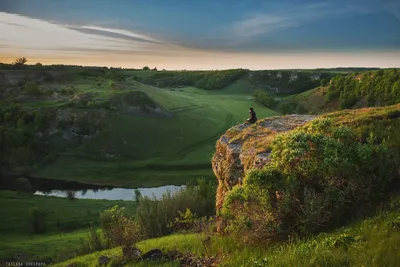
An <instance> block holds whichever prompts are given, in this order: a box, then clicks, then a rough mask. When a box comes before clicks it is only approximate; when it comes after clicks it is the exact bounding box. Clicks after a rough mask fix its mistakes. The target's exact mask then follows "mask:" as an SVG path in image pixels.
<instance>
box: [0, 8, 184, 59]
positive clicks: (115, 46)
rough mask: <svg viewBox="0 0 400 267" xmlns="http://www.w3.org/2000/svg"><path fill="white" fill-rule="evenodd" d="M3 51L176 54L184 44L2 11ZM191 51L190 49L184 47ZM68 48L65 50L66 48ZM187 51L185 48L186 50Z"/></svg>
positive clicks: (1, 42) (3, 52)
mask: <svg viewBox="0 0 400 267" xmlns="http://www.w3.org/2000/svg"><path fill="white" fill-rule="evenodd" d="M0 32H1V33H2V34H1V36H0V47H1V49H0V53H1V54H7V53H9V52H13V53H14V54H15V53H19V52H20V53H25V52H26V53H30V54H32V53H34V54H36V55H46V54H47V55H49V54H52V53H53V54H55V53H57V54H63V53H64V54H70V53H75V54H76V53H79V52H80V53H81V54H85V55H86V54H88V53H89V54H90V53H94V54H98V53H99V52H101V51H103V52H105V53H109V54H112V53H115V54H124V53H125V54H129V53H141V54H143V55H144V54H150V53H151V54H160V53H164V54H172V55H174V54H176V53H178V52H179V51H180V49H181V47H179V46H177V45H173V44H169V43H168V42H165V41H163V40H159V39H157V38H153V37H150V36H147V35H145V34H139V33H135V32H133V31H127V30H121V29H113V28H106V27H99V26H71V25H64V24H57V23H51V22H48V21H45V20H41V19H36V18H31V17H27V16H22V15H18V14H11V13H5V12H0ZM183 50H186V51H188V50H189V49H183ZM63 51H64V52H63ZM183 52H185V51H183Z"/></svg>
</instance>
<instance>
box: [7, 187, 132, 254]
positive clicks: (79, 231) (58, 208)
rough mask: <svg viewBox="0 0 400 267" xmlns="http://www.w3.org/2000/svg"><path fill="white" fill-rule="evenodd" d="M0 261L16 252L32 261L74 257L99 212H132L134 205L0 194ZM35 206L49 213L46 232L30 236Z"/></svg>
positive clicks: (11, 193) (12, 193)
mask: <svg viewBox="0 0 400 267" xmlns="http://www.w3.org/2000/svg"><path fill="white" fill-rule="evenodd" d="M0 203H1V205H0V214H2V215H3V217H2V220H1V224H0V235H1V241H0V259H11V258H13V257H14V255H15V254H17V253H23V254H26V255H27V256H30V257H31V259H37V260H44V259H47V260H48V259H58V260H62V259H66V258H68V257H71V255H72V256H73V255H74V254H71V253H74V252H75V250H76V249H77V248H78V246H79V242H80V238H85V237H86V235H87V232H88V228H90V224H91V223H97V221H98V217H99V212H101V211H103V210H105V209H107V208H110V207H112V206H114V205H119V206H121V207H125V208H126V210H127V212H128V213H132V214H133V213H134V212H135V209H136V204H135V202H133V201H132V202H130V201H108V200H87V199H76V200H68V199H66V198H58V197H45V196H30V195H26V194H21V193H16V192H11V191H0ZM33 207H38V208H39V209H41V210H44V211H47V212H49V213H50V214H49V215H48V216H47V218H46V233H44V234H33V233H32V231H31V227H30V226H31V225H30V220H31V218H32V217H31V216H30V215H29V213H30V210H31V208H33Z"/></svg>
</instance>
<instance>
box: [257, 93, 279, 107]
mask: <svg viewBox="0 0 400 267" xmlns="http://www.w3.org/2000/svg"><path fill="white" fill-rule="evenodd" d="M253 98H254V100H255V101H256V102H258V103H260V104H262V105H264V106H266V107H267V108H270V109H273V108H275V107H276V104H277V101H276V100H275V99H274V97H272V96H271V95H269V94H268V93H267V92H265V91H263V90H255V91H254V92H253Z"/></svg>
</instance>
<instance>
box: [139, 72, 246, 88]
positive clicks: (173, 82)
mask: <svg viewBox="0 0 400 267" xmlns="http://www.w3.org/2000/svg"><path fill="white" fill-rule="evenodd" d="M246 73H247V71H246V70H244V69H232V70H221V71H165V72H156V73H155V74H154V75H152V76H148V77H137V76H135V77H134V79H135V80H136V81H138V82H141V83H144V84H149V85H153V86H157V87H160V88H165V87H183V86H195V87H198V88H202V89H205V90H216V89H221V88H224V87H226V86H228V85H230V84H232V83H234V82H235V81H237V80H238V79H240V78H242V77H243V76H244V75H245V74H246Z"/></svg>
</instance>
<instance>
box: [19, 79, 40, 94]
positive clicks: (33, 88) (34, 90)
mask: <svg viewBox="0 0 400 267" xmlns="http://www.w3.org/2000/svg"><path fill="white" fill-rule="evenodd" d="M24 90H25V92H26V93H27V94H29V95H33V96H41V95H43V94H44V92H43V91H42V90H41V89H40V87H39V85H38V84H37V83H36V82H32V81H28V82H26V83H25V86H24Z"/></svg>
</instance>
